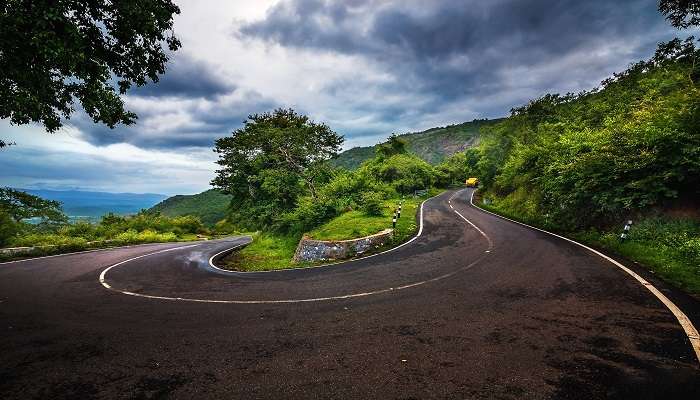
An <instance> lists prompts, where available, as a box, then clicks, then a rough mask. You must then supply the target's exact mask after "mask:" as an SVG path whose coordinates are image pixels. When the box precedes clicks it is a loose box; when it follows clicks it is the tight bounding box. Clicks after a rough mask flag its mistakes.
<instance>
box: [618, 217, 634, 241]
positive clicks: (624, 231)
mask: <svg viewBox="0 0 700 400" xmlns="http://www.w3.org/2000/svg"><path fill="white" fill-rule="evenodd" d="M631 228H632V220H631V219H630V220H628V221H627V223H626V224H625V227H624V228H623V229H622V234H621V235H620V241H621V242H624V241H625V239H627V237H628V236H629V233H630V229H631Z"/></svg>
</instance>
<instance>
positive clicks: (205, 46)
mask: <svg viewBox="0 0 700 400" xmlns="http://www.w3.org/2000/svg"><path fill="white" fill-rule="evenodd" d="M176 2H177V3H178V4H179V5H180V8H181V11H182V12H181V14H180V15H179V16H177V18H176V21H175V32H176V34H177V36H179V38H180V39H181V41H182V44H183V47H182V49H181V50H180V51H178V52H177V53H176V54H175V55H174V56H173V58H172V61H171V63H170V64H169V67H168V71H167V72H166V75H165V76H164V77H163V78H162V79H161V81H160V82H159V83H158V84H157V85H149V86H146V87H143V88H139V89H136V90H133V91H131V92H129V94H128V95H127V96H126V103H127V105H128V108H129V109H130V110H131V111H134V112H136V113H137V114H138V116H139V120H138V122H137V124H135V125H133V126H130V127H128V128H126V127H117V128H116V129H114V130H110V129H109V128H106V127H103V126H98V125H94V124H93V123H92V122H91V121H90V120H89V119H87V118H85V117H84V116H83V115H81V114H79V113H78V114H75V115H74V117H72V118H71V120H70V121H68V123H67V124H66V127H65V128H63V129H62V130H61V131H60V132H58V133H56V134H53V135H49V134H46V133H44V132H43V130H42V128H41V127H39V126H32V125H30V126H21V127H17V126H11V125H10V124H9V123H8V122H7V121H2V120H0V137H1V138H4V139H5V140H6V141H8V140H9V141H11V142H12V141H14V142H16V143H17V146H12V147H10V148H6V149H3V150H0V185H10V186H15V187H24V188H58V189H60V188H81V189H89V190H103V191H109V192H151V193H163V194H186V193H196V192H199V191H202V190H205V189H207V188H208V186H209V181H210V180H211V178H212V177H213V175H214V170H215V169H216V165H215V164H214V161H215V159H216V156H215V154H214V153H213V152H212V146H213V141H214V140H215V139H216V138H218V137H221V136H224V135H227V134H229V133H230V132H231V131H232V130H233V129H236V128H238V127H240V126H241V123H242V121H243V120H244V119H245V118H246V116H247V115H248V114H250V113H256V112H264V111H269V110H272V109H274V108H276V107H293V108H295V109H296V110H297V111H300V112H303V113H306V114H309V115H311V116H312V117H313V118H314V119H315V120H317V121H322V122H325V123H327V124H329V125H330V126H331V127H332V128H333V129H334V130H335V131H336V132H338V133H341V134H343V135H344V136H345V138H346V145H345V147H346V148H350V147H354V146H358V145H368V144H374V143H377V142H379V141H381V140H382V139H383V138H385V137H386V136H388V134H389V133H391V132H394V131H395V132H406V131H413V130H422V129H426V128H430V127H434V126H442V125H447V124H451V123H458V122H464V121H468V120H472V119H474V118H484V117H487V118H494V117H500V116H504V115H507V114H508V110H510V108H512V107H513V106H517V105H520V104H522V103H524V102H526V101H527V100H529V99H532V98H535V97H539V96H541V95H543V94H545V93H548V92H569V91H573V92H575V91H579V90H583V89H591V88H593V87H595V86H596V85H597V84H598V83H599V82H600V81H601V80H603V79H605V78H606V77H608V76H610V75H611V74H612V73H614V72H616V71H621V70H623V69H625V68H626V66H627V65H629V63H631V62H633V61H637V60H641V59H644V58H648V57H649V56H651V55H652V54H653V51H654V49H655V47H656V44H657V43H658V42H659V41H663V40H669V39H670V38H672V37H673V36H674V35H677V34H678V33H677V32H676V31H674V30H673V29H672V28H670V26H669V25H668V24H667V23H666V21H665V20H664V19H663V17H662V16H661V15H660V14H659V13H658V12H657V11H656V6H657V1H656V0H620V1H610V0H589V1H578V0H489V1H482V0H463V1H459V0H430V1H425V0H338V1H330V0H279V1H276V0H249V1H244V0H187V1H176Z"/></svg>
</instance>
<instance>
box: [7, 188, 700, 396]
mask: <svg viewBox="0 0 700 400" xmlns="http://www.w3.org/2000/svg"><path fill="white" fill-rule="evenodd" d="M470 195H471V191H470V190H463V191H460V192H447V193H444V194H442V195H440V196H438V197H436V198H433V199H431V200H428V201H427V202H426V203H425V205H424V216H423V223H424V226H423V230H422V234H421V235H420V236H419V237H418V238H416V239H415V240H414V241H413V242H411V243H409V244H408V245H405V246H403V247H401V248H399V249H397V250H394V251H390V252H387V253H384V254H380V255H377V256H373V257H370V258H366V259H362V260H357V261H352V262H348V263H343V264H337V265H333V266H327V267H320V268H310V269H301V270H289V271H280V272H267V273H231V272H224V271H220V270H217V269H215V268H213V267H212V266H210V264H209V258H210V257H212V256H213V255H215V254H217V253H219V252H221V251H223V250H225V249H228V248H231V247H233V246H236V245H240V244H244V243H246V241H247V240H249V239H248V238H243V237H241V238H229V239H226V240H217V241H209V242H201V243H195V244H192V243H187V244H182V243H180V244H157V245H144V246H134V247H130V248H121V249H112V250H102V251H94V252H88V253H80V254H73V255H64V256H58V257H50V258H42V259H35V260H27V261H22V262H15V263H6V264H2V265H0V324H1V325H0V329H1V332H2V336H1V338H0V398H2V399H14V398H18V399H27V398H38V399H63V398H65V399H91V398H105V399H108V398H109V399H111V398H117V399H132V398H133V399H160V398H177V399H199V398H229V399H230V398H245V399H249V398H299V399H311V398H358V399H367V398H381V399H393V398H396V399H413V398H416V399H418V398H421V399H422V398H449V399H454V398H484V399H522V398H527V399H539V398H542V399H544V398H565V399H598V398H600V399H602V398H634V399H653V398H664V399H697V398H699V396H700V367H699V365H700V364H699V362H698V359H697V358H696V355H695V353H694V350H693V348H692V346H691V342H690V340H689V339H688V336H687V335H686V333H685V332H684V330H683V328H682V327H681V325H680V324H679V323H678V321H677V319H676V317H675V316H674V315H673V314H672V313H671V312H670V311H669V309H668V308H667V307H666V306H665V305H664V304H663V303H661V302H660V301H659V300H658V299H657V298H656V297H654V296H653V295H652V294H651V292H650V291H649V290H647V289H646V288H645V287H644V286H643V285H642V284H640V283H639V282H638V281H636V280H635V279H633V278H632V277H631V276H630V275H629V274H627V273H625V272H624V271H622V270H621V269H620V268H618V267H616V266H615V265H613V264H611V263H610V262H608V261H606V260H604V259H603V258H601V257H599V256H598V255H596V254H593V253H592V252H590V251H588V250H586V249H583V248H581V247H579V246H577V245H575V244H573V243H569V242H567V241H564V240H562V239H559V238H556V237H553V236H551V235H547V234H545V233H542V232H538V231H535V230H533V229H530V228H527V227H524V226H521V225H517V224H514V223H512V222H508V221H505V220H503V219H500V218H498V217H496V216H493V215H490V214H487V213H485V212H483V211H481V210H479V209H476V208H474V207H473V206H471V205H470V203H469V196H470ZM458 213H459V214H461V216H463V217H464V218H462V217H461V216H460V215H459V214H458ZM647 278H648V279H649V280H650V281H651V282H653V284H654V286H655V287H657V288H659V290H660V291H661V292H662V293H664V294H666V295H667V296H668V297H669V298H671V299H672V300H673V301H674V303H675V304H678V305H679V306H681V308H682V309H683V311H685V313H686V314H687V315H688V317H689V318H690V319H691V320H693V321H698V319H699V318H700V312H699V310H700V307H698V302H697V301H695V300H693V299H691V298H688V297H686V296H683V295H682V294H680V293H676V292H675V291H673V290H671V289H669V288H666V287H664V286H663V284H662V283H659V282H657V281H656V280H654V279H653V277H647ZM695 325H696V326H698V324H697V322H696V324H695Z"/></svg>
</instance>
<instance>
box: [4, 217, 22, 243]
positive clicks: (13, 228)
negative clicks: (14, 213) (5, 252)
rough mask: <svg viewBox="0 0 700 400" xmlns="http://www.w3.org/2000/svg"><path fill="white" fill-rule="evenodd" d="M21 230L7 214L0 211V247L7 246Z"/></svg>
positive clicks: (19, 225)
mask: <svg viewBox="0 0 700 400" xmlns="http://www.w3.org/2000/svg"><path fill="white" fill-rule="evenodd" d="M21 230H22V226H21V224H18V223H17V222H15V220H14V219H12V217H10V215H9V214H7V213H4V212H2V211H0V246H2V247H4V246H7V245H9V244H10V243H11V242H12V240H13V239H14V238H15V237H16V236H17V234H18V233H20V232H21Z"/></svg>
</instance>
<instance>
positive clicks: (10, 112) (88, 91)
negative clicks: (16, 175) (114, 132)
mask: <svg viewBox="0 0 700 400" xmlns="http://www.w3.org/2000/svg"><path fill="white" fill-rule="evenodd" d="M179 12H180V9H179V8H178V7H177V6H176V5H175V4H173V2H172V1H171V0H148V1H145V0H120V1H108V2H103V1H98V0H72V1H48V0H9V1H5V2H3V3H2V5H0V118H3V119H5V118H9V120H10V121H11V123H13V124H17V125H21V124H27V123H30V122H39V123H42V124H43V125H44V127H45V128H46V130H47V131H48V132H55V131H56V130H57V129H59V128H60V127H61V126H62V121H61V119H62V118H65V119H68V118H70V115H71V114H72V113H73V112H74V111H75V110H74V100H75V99H77V100H79V101H80V103H81V104H82V108H83V109H84V110H85V112H86V113H87V114H88V115H89V116H90V117H91V118H92V119H93V120H94V122H96V123H97V122H102V123H104V124H106V125H107V126H109V127H110V128H114V126H115V125H117V124H120V123H122V124H127V125H128V124H131V123H133V122H134V120H135V119H136V115H135V114H133V113H131V112H129V111H127V110H125V108H124V102H123V100H122V99H121V98H120V97H119V95H120V94H125V93H126V92H127V90H129V88H131V87H132V86H133V85H137V86H142V85H145V84H146V83H147V82H148V79H150V80H152V81H154V82H157V81H158V75H159V74H162V73H164V72H165V64H166V62H167V61H168V55H167V54H166V49H164V45H165V46H167V49H168V50H170V51H176V50H177V49H178V48H180V41H179V40H178V39H177V38H176V37H175V36H174V35H173V33H172V26H173V14H178V13H179ZM0 146H2V143H0Z"/></svg>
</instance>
